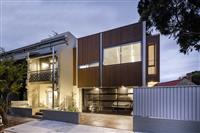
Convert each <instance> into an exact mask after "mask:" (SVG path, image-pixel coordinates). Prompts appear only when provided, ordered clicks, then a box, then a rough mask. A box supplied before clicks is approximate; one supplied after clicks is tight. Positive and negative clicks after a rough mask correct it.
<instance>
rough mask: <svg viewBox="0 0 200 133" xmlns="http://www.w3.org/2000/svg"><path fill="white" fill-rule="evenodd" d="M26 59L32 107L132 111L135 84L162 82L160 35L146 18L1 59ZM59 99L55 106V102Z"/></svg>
mask: <svg viewBox="0 0 200 133" xmlns="http://www.w3.org/2000/svg"><path fill="white" fill-rule="evenodd" d="M5 57H13V58H14V59H16V60H19V59H20V60H21V59H24V60H27V63H28V72H27V75H28V76H27V90H28V92H27V93H28V105H29V106H31V107H32V108H33V109H36V111H35V112H37V111H38V110H39V109H42V108H52V107H53V108H55V109H60V110H64V109H67V108H68V107H69V106H70V105H72V104H73V103H75V106H76V107H77V108H78V109H79V111H82V112H99V113H116V114H128V115H130V114H131V111H132V106H133V105H132V103H133V88H134V87H137V86H153V85H155V84H156V83H158V82H159V80H160V36H159V35H153V36H147V35H146V24H145V22H139V23H135V24H130V25H127V26H123V27H119V28H116V29H112V30H108V31H103V32H100V33H96V34H93V35H88V36H85V37H81V38H76V37H75V36H73V35H72V34H71V33H70V32H66V33H62V34H58V35H55V36H53V37H50V38H47V39H44V40H42V41H40V42H38V43H35V44H32V45H29V46H25V47H22V48H19V49H15V50H11V51H8V52H6V53H3V54H1V55H0V58H5ZM53 103H54V104H53Z"/></svg>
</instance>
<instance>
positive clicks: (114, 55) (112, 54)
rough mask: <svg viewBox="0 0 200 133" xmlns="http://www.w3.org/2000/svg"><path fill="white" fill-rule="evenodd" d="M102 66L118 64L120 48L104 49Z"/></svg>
mask: <svg viewBox="0 0 200 133" xmlns="http://www.w3.org/2000/svg"><path fill="white" fill-rule="evenodd" d="M103 64H104V65H113V64H120V47H112V48H106V49H104V60H103Z"/></svg>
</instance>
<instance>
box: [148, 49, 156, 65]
mask: <svg viewBox="0 0 200 133" xmlns="http://www.w3.org/2000/svg"><path fill="white" fill-rule="evenodd" d="M148 53H149V54H148V57H149V59H148V65H149V66H152V65H155V57H154V56H155V46H154V45H150V46H148Z"/></svg>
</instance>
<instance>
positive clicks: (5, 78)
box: [0, 59, 27, 124]
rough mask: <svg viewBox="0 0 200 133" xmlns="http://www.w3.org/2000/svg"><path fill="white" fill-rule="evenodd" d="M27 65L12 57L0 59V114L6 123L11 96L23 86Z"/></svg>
mask: <svg viewBox="0 0 200 133" xmlns="http://www.w3.org/2000/svg"><path fill="white" fill-rule="evenodd" d="M26 73H27V67H26V62H25V61H21V62H19V61H18V62H16V61H14V60H12V59H3V60H1V61H0V115H1V116H2V118H3V123H4V124H7V118H6V114H7V111H8V108H9V106H10V100H11V96H12V94H14V93H17V92H18V91H19V89H20V88H21V87H23V86H24V83H25V82H24V79H25V77H26Z"/></svg>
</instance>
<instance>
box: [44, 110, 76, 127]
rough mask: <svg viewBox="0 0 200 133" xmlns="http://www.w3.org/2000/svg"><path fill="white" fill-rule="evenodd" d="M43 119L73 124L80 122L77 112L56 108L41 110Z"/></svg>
mask: <svg viewBox="0 0 200 133" xmlns="http://www.w3.org/2000/svg"><path fill="white" fill-rule="evenodd" d="M42 112H43V119H47V120H54V121H62V122H69V123H74V124H79V123H80V114H79V113H78V112H64V111H56V110H42Z"/></svg>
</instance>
